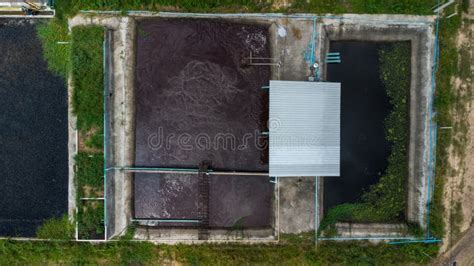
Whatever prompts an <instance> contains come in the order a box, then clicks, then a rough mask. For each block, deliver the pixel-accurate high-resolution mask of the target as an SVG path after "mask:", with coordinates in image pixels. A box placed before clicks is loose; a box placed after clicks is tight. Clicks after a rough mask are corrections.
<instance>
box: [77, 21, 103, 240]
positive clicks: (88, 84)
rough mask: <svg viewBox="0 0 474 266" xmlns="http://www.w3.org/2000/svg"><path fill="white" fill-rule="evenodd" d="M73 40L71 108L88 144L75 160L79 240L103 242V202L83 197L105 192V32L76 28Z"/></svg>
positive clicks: (95, 196)
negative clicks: (100, 240)
mask: <svg viewBox="0 0 474 266" xmlns="http://www.w3.org/2000/svg"><path fill="white" fill-rule="evenodd" d="M71 39H72V41H71V74H72V85H73V97H72V107H73V112H74V113H75V114H76V116H77V128H78V129H79V136H80V137H79V138H80V142H81V141H83V142H84V143H85V147H84V148H81V147H80V149H79V152H78V154H77V155H76V157H75V161H76V176H75V182H76V188H77V208H78V214H77V220H78V228H79V238H80V239H101V238H103V234H104V221H103V220H104V202H103V201H101V200H92V201H91V200H81V198H83V197H85V198H100V197H103V193H104V172H103V169H104V153H103V138H104V136H103V128H104V125H103V123H104V107H103V97H104V96H103V94H104V69H103V42H104V29H103V28H102V27H99V26H80V27H74V28H73V29H72V37H71ZM86 149H87V150H86Z"/></svg>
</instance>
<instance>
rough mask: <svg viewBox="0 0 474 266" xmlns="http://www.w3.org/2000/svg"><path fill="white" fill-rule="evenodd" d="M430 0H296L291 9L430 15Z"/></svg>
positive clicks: (322, 11)
mask: <svg viewBox="0 0 474 266" xmlns="http://www.w3.org/2000/svg"><path fill="white" fill-rule="evenodd" d="M434 4H435V1H432V0H418V1H416V0H413V1H410V0H404V1H400V0H385V1H380V0H351V1H345V0H316V1H306V0H296V1H294V7H293V8H292V9H290V10H291V11H301V10H303V11H305V12H312V13H334V14H341V13H368V14H376V13H378V14H380V13H384V14H419V15H431V14H432V11H431V8H432V7H433V5H434Z"/></svg>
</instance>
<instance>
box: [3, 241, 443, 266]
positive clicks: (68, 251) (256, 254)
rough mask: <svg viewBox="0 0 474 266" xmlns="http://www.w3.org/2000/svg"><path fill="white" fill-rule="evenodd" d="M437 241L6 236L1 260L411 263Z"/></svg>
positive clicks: (432, 251)
mask: <svg viewBox="0 0 474 266" xmlns="http://www.w3.org/2000/svg"><path fill="white" fill-rule="evenodd" d="M436 252H437V250H436V246H434V245H426V244H413V245H402V246H396V245H387V244H377V245H375V244H370V243H368V242H345V243H333V242H331V243H329V242H325V243H320V244H319V245H318V246H317V247H316V246H315V245H314V243H312V242H311V243H305V242H293V243H282V244H280V245H265V244H261V245H241V244H225V245H218V244H205V245H174V246H170V245H158V246H155V245H153V244H150V243H137V242H126V241H118V242H112V243H107V244H89V243H77V242H76V243H74V242H15V241H10V240H0V264H2V265H3V264H9V263H14V264H24V263H28V264H87V265H89V264H92V265H95V264H122V265H130V264H133V265H142V264H173V263H174V264H177V263H180V264H192V265H241V264H245V265H248V264H264V265H274V264H280V265H333V264H336V265H393V264H397V265H406V264H427V263H428V262H429V261H430V257H433V256H436Z"/></svg>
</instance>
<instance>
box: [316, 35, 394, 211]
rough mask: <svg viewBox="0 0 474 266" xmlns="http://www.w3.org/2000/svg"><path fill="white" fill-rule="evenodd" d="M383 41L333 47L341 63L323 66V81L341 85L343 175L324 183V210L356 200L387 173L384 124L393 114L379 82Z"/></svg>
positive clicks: (387, 144) (352, 43) (341, 43)
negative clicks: (324, 75) (380, 50)
mask: <svg viewBox="0 0 474 266" xmlns="http://www.w3.org/2000/svg"><path fill="white" fill-rule="evenodd" d="M387 45H389V43H384V42H361V41H337V42H331V44H330V51H331V52H339V53H340V55H341V58H342V62H341V63H339V64H327V66H326V69H327V80H328V81H332V82H340V83H341V175H340V177H328V178H324V209H325V210H326V211H327V210H328V209H329V208H331V207H334V206H336V205H339V204H342V203H352V202H356V201H358V200H360V197H361V196H362V194H363V192H364V191H365V190H367V189H369V187H370V185H372V184H375V183H376V182H377V181H378V180H379V178H380V177H381V176H382V175H384V174H385V170H386V168H387V165H388V161H387V160H388V156H389V154H390V146H391V145H390V143H389V142H388V140H387V139H386V138H385V127H384V124H385V119H386V117H387V115H388V114H389V112H390V110H391V108H392V107H391V105H390V102H389V98H388V95H387V93H386V91H385V86H384V85H383V84H382V81H381V80H380V78H379V77H380V73H379V65H380V62H379V55H378V52H379V49H381V48H382V47H383V46H387Z"/></svg>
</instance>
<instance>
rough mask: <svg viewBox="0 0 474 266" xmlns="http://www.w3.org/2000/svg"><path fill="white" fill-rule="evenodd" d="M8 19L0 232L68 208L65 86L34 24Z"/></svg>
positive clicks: (3, 33) (0, 25)
mask: <svg viewBox="0 0 474 266" xmlns="http://www.w3.org/2000/svg"><path fill="white" fill-rule="evenodd" d="M11 21H12V20H10V22H11ZM7 22H8V21H6V20H0V51H1V55H0V236H23V237H31V236H34V235H35V232H36V229H37V227H38V226H39V225H41V224H42V222H43V221H44V220H45V219H49V218H51V217H59V216H62V215H63V214H65V213H66V212H67V193H68V171H67V169H68V167H67V158H68V157H67V156H68V153H67V91H66V88H65V83H64V81H63V80H62V79H61V78H59V77H56V76H54V75H52V74H51V73H50V72H49V71H48V69H47V64H46V62H45V61H44V60H43V58H42V48H41V42H40V41H39V40H38V39H37V37H36V29H35V27H36V26H35V25H31V22H27V21H26V20H18V21H15V22H14V24H13V25H12V24H6V23H7ZM19 23H21V25H19Z"/></svg>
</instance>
